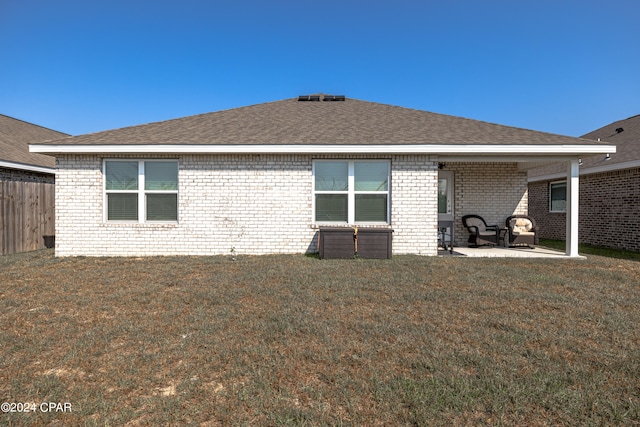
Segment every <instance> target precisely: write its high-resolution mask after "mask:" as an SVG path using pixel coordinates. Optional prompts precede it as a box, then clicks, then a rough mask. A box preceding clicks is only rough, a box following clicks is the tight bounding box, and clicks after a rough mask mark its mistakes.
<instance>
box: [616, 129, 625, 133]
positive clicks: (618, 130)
mask: <svg viewBox="0 0 640 427" xmlns="http://www.w3.org/2000/svg"><path fill="white" fill-rule="evenodd" d="M622 131H624V129H623V128H618V129H616V133H620V132H622Z"/></svg>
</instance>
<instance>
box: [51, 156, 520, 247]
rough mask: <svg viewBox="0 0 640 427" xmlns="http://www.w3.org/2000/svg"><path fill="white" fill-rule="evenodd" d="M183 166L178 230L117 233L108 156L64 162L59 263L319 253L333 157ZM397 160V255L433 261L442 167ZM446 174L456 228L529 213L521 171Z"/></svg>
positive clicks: (59, 181)
mask: <svg viewBox="0 0 640 427" xmlns="http://www.w3.org/2000/svg"><path fill="white" fill-rule="evenodd" d="M114 157H115V156H109V158H114ZM122 157H124V156H122ZM145 158H150V157H145ZM167 158H176V157H167ZM177 158H178V160H179V176H178V179H179V195H178V200H179V203H178V205H179V206H178V215H179V221H178V223H177V224H113V223H106V222H105V221H104V220H103V185H104V184H103V176H102V162H103V157H100V156H96V155H82V156H80V155H65V156H61V157H59V158H58V162H57V163H58V172H57V174H56V254H57V255H58V256H77V255H84V256H144V255H213V254H229V253H230V251H231V248H235V251H236V252H237V253H238V254H240V255H243V254H256V255H257V254H266V253H305V252H315V251H316V250H317V231H318V230H317V227H316V226H314V224H313V223H312V219H313V212H312V209H313V194H312V188H313V187H312V178H313V177H312V162H313V158H330V157H329V156H314V157H311V156H307V155H181V156H178V157H177ZM340 158H342V159H344V158H363V157H362V156H357V157H356V156H341V157H340ZM364 158H372V157H371V156H365V157H364ZM390 160H391V196H390V197H391V228H393V229H394V233H393V252H394V254H405V253H412V254H420V255H435V254H436V253H437V188H438V186H437V177H438V169H437V161H436V160H435V158H430V157H429V156H419V155H407V156H390ZM447 169H450V170H453V171H454V173H455V185H456V187H455V188H456V190H455V191H456V193H455V213H456V224H458V223H460V218H461V217H462V215H465V214H467V213H478V214H480V215H483V216H485V217H486V218H487V220H488V221H491V222H494V223H504V219H505V218H506V217H507V216H508V215H510V214H511V213H514V212H517V213H520V212H523V213H524V212H526V188H527V179H526V173H521V172H519V171H518V170H517V167H516V165H515V164H505V163H496V164H487V163H483V164H481V163H478V164H474V163H451V164H447ZM456 233H457V237H458V239H457V240H458V243H463V242H464V241H466V231H464V230H462V227H461V223H460V224H459V225H458V226H457V229H456Z"/></svg>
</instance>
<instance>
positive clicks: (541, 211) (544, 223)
mask: <svg viewBox="0 0 640 427" xmlns="http://www.w3.org/2000/svg"><path fill="white" fill-rule="evenodd" d="M555 181H557V180H554V181H553V182H555ZM580 181H581V182H580V185H581V186H582V178H581V179H580ZM529 213H530V214H531V216H532V217H533V218H534V219H535V220H536V225H537V226H538V233H539V235H540V237H541V238H543V239H556V240H564V238H565V235H566V232H567V215H566V214H565V213H564V212H549V181H540V182H532V183H529ZM578 233H580V231H579V230H578Z"/></svg>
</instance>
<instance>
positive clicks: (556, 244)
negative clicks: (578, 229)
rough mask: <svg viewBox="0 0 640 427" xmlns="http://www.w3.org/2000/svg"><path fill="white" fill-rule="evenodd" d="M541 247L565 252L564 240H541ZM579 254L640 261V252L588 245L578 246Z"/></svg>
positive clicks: (581, 244)
mask: <svg viewBox="0 0 640 427" xmlns="http://www.w3.org/2000/svg"><path fill="white" fill-rule="evenodd" d="M540 245H542V246H546V247H548V248H551V249H556V250H559V251H563V252H564V250H565V241H564V240H552V239H540ZM578 252H579V253H580V254H582V255H598V256H605V257H609V258H618V259H633V260H636V261H640V252H636V251H627V250H622V249H612V248H607V247H604V246H595V245H589V244H586V243H580V244H578Z"/></svg>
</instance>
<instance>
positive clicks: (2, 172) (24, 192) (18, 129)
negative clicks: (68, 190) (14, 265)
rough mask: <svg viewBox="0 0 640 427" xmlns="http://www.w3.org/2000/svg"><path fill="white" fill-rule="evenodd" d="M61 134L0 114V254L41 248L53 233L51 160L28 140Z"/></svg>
mask: <svg viewBox="0 0 640 427" xmlns="http://www.w3.org/2000/svg"><path fill="white" fill-rule="evenodd" d="M65 136H67V134H65V133H62V132H57V131H54V130H51V129H46V128H43V127H41V126H37V125H34V124H31V123H26V122H23V121H21V120H18V119H14V118H12V117H8V116H4V115H1V114H0V255H7V254H12V253H16V252H26V251H32V250H36V249H42V248H44V247H45V239H44V236H53V234H54V218H55V211H54V181H55V159H54V158H53V157H51V156H46V155H43V154H37V153H30V152H29V143H31V142H41V141H45V140H48V139H60V138H62V137H65Z"/></svg>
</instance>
